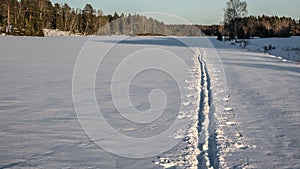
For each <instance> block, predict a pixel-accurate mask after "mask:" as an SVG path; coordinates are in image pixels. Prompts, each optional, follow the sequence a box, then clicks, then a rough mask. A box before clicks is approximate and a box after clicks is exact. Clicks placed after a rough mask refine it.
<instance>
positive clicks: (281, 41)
mask: <svg viewBox="0 0 300 169" xmlns="http://www.w3.org/2000/svg"><path fill="white" fill-rule="evenodd" d="M247 41H248V43H249V44H248V45H247V46H246V49H248V50H249V51H253V52H264V53H266V56H268V57H276V58H278V59H280V60H282V61H284V62H286V61H293V62H297V63H300V37H299V36H295V37H291V38H262V39H260V38H255V39H249V40H247ZM237 45H239V44H237ZM265 46H266V47H268V46H272V47H274V48H275V49H272V50H268V51H265V50H264V47H265Z"/></svg>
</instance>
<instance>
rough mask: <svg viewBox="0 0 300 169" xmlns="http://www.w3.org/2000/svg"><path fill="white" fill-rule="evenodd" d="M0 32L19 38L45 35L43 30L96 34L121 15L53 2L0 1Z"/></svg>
mask: <svg viewBox="0 0 300 169" xmlns="http://www.w3.org/2000/svg"><path fill="white" fill-rule="evenodd" d="M0 4H1V6H0V28H1V29H0V31H1V32H2V33H4V32H7V33H10V34H15V35H28V36H30V35H42V30H43V29H46V28H47V29H59V30H61V31H71V32H73V33H81V34H87V35H88V34H93V33H94V32H95V31H96V29H97V28H99V27H101V26H103V25H105V24H107V23H108V22H110V21H112V20H114V19H118V18H119V17H120V16H119V15H118V14H117V13H115V14H114V15H107V16H105V15H103V12H102V11H101V10H96V9H94V8H93V7H92V5H90V4H87V5H86V6H85V7H84V8H83V9H74V8H71V7H70V6H69V5H68V4H66V3H65V4H58V3H55V4H54V5H52V3H51V1H50V0H21V1H18V0H0Z"/></svg>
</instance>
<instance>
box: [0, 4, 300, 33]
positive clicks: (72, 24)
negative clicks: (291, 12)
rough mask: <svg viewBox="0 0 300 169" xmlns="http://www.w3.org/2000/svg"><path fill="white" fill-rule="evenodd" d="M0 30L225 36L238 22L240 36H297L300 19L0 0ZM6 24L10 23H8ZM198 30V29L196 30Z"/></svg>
mask: <svg viewBox="0 0 300 169" xmlns="http://www.w3.org/2000/svg"><path fill="white" fill-rule="evenodd" d="M0 4H1V6H0V33H6V34H11V35H18V36H44V33H43V30H44V29H53V30H60V31H70V32H71V33H72V34H78V35H92V34H97V35H111V34H114V35H132V34H134V35H166V36H168V35H177V36H202V35H203V33H204V34H205V35H209V36H228V37H230V38H231V39H233V38H234V36H235V35H234V33H233V31H232V29H233V27H234V26H235V23H234V22H237V23H238V24H237V36H238V38H239V39H246V38H253V37H261V38H265V37H289V36H299V35H300V20H295V19H292V18H289V17H278V16H265V15H263V16H245V17H239V18H237V19H236V20H235V21H234V20H229V22H225V23H224V24H220V25H211V26H203V25H196V27H195V25H166V24H164V23H163V22H161V21H158V20H156V19H153V18H147V17H145V16H141V15H139V14H134V15H131V14H128V15H125V14H123V13H122V14H118V13H117V12H115V13H114V14H112V15H110V14H109V15H104V14H103V12H102V11H101V10H96V9H95V8H93V6H92V5H90V4H86V5H85V7H84V8H83V9H79V8H77V9H74V8H72V7H70V6H69V5H68V4H66V3H65V4H58V3H55V4H52V2H51V1H50V0H0ZM8 25H9V26H8ZM198 29H200V30H201V31H202V32H203V33H202V32H201V31H199V30H198Z"/></svg>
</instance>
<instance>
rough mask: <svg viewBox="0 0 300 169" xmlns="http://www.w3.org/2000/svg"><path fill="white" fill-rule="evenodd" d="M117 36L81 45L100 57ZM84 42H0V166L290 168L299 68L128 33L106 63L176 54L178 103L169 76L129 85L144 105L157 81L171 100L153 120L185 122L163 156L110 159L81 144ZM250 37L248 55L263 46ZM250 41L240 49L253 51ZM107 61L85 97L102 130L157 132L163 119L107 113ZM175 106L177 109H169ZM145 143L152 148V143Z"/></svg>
mask: <svg viewBox="0 0 300 169" xmlns="http://www.w3.org/2000/svg"><path fill="white" fill-rule="evenodd" d="M120 39H124V37H118V36H110V37H97V38H96V39H93V41H90V42H91V43H93V44H95V45H98V46H99V48H98V49H99V51H100V54H103V53H105V52H106V51H105V47H107V46H111V44H112V43H116V42H118V41H119V40H120ZM291 39H292V41H294V39H297V38H294V37H293V38H291ZM291 39H290V40H291ZM87 40H88V38H87V37H45V38H31V37H0V44H1V45H0V51H1V56H0V93H1V94H0V113H1V116H0V137H1V139H0V168H212V167H214V168H300V137H299V135H300V130H299V127H300V106H299V105H300V102H299V100H300V94H299V93H300V88H299V84H300V68H299V65H297V64H296V63H295V62H282V60H280V59H278V58H276V57H266V56H270V55H266V54H265V53H262V52H250V51H249V50H247V49H240V48H238V47H236V46H232V45H229V44H227V43H223V42H219V41H217V40H215V39H211V41H212V44H213V45H214V46H212V45H210V44H208V43H207V40H206V38H203V37H189V38H188V37H180V38H174V37H142V38H141V37H130V38H129V39H127V40H125V41H122V43H120V44H119V45H118V46H116V47H114V49H113V50H112V52H111V53H110V55H111V56H112V57H109V58H107V60H106V63H109V64H112V65H117V64H118V61H117V60H118V59H119V60H120V59H121V58H120V57H121V56H119V55H118V54H124V53H125V54H126V53H130V51H135V50H142V49H145V48H149V49H153V48H160V49H165V50H170V51H172V52H173V53H175V54H176V55H179V56H180V57H181V58H182V59H183V60H184V61H185V63H187V65H188V66H189V67H190V72H186V74H187V76H183V77H182V78H181V79H180V80H181V81H183V82H185V86H184V90H183V91H182V92H183V96H184V98H183V100H181V102H178V100H176V97H172V96H176V93H177V92H178V91H176V89H177V88H176V85H174V83H172V80H171V79H168V78H167V77H166V79H164V80H165V81H164V80H161V79H159V78H155V77H151V76H144V77H145V78H143V76H138V78H136V79H135V81H134V83H133V86H131V87H132V88H131V89H133V90H132V92H133V93H132V95H131V99H132V100H133V103H134V106H135V107H136V108H137V109H140V110H145V109H147V107H149V105H148V100H147V97H144V96H147V95H148V94H149V90H150V91H151V89H153V86H155V85H160V86H161V89H162V90H163V91H165V92H166V93H168V94H169V95H170V97H168V98H171V99H170V100H168V102H169V103H171V105H167V110H168V115H171V116H163V118H162V119H161V120H162V121H166V122H169V121H170V118H173V117H175V118H176V119H179V120H187V121H188V122H189V123H190V125H189V126H188V127H186V128H181V129H179V130H177V131H176V132H174V133H173V134H172V135H170V137H173V138H175V139H179V140H181V141H180V142H179V144H178V145H177V146H175V147H173V148H172V149H171V150H168V151H167V152H164V153H162V154H159V155H157V156H155V157H149V158H145V159H131V158H125V157H120V156H117V155H113V154H111V153H109V152H107V151H105V150H103V149H101V148H100V147H99V146H98V145H97V144H95V143H94V142H93V141H91V140H90V139H89V137H88V136H87V135H86V133H85V132H84V130H83V129H82V127H81V125H80V123H79V121H78V118H77V115H76V113H75V110H74V107H73V106H74V105H73V98H72V76H73V70H74V65H75V63H76V59H77V56H78V54H79V53H80V51H81V49H82V47H83V46H84V44H85V43H86V41H87ZM178 40H180V41H184V42H185V43H186V44H188V46H190V47H191V49H190V48H187V46H186V45H183V43H181V42H179V41H178ZM288 40H289V39H286V41H288ZM255 41H256V40H255ZM257 41H260V42H261V43H259V42H257V44H258V47H257V49H258V48H261V46H262V45H264V44H265V42H264V43H262V41H263V40H257ZM266 41H267V42H270V40H269V39H266ZM275 41H276V43H275ZM286 41H285V40H282V41H281V39H274V43H270V44H272V45H275V46H276V48H277V49H284V47H285V46H286V44H287V42H286ZM255 44H256V42H255V43H254V41H253V42H252V47H251V46H249V47H251V49H254V48H255V47H254V46H255ZM268 44H269V43H268ZM268 44H266V45H268ZM290 44H291V47H292V48H294V49H296V48H297V46H292V45H293V44H297V43H295V41H294V43H290ZM298 44H299V43H298ZM183 49H184V50H183ZM187 49H188V50H187ZM249 49H250V48H249ZM282 51H284V50H282ZM279 52H280V51H279ZM218 56H220V59H221V60H220V59H219V58H218ZM114 57H115V58H116V59H114ZM221 62H222V64H221ZM109 64H104V65H103V66H102V67H101V69H99V70H100V71H99V72H100V74H99V72H98V74H97V77H102V78H103V79H100V78H98V79H97V80H96V83H95V87H96V89H95V91H96V93H97V95H96V97H97V101H98V104H99V105H100V106H104V107H103V108H104V110H105V112H106V118H107V120H108V121H109V122H110V124H111V125H112V126H113V127H114V128H115V129H116V130H117V131H119V132H122V133H124V134H126V135H129V136H133V137H145V136H148V135H155V134H157V133H159V132H161V130H165V128H167V127H168V126H167V125H168V123H165V125H162V124H164V123H153V125H151V126H140V125H136V124H131V123H128V121H124V120H123V119H122V118H121V117H120V116H118V115H117V113H116V112H117V111H116V110H115V109H112V108H113V107H112V106H113V105H112V104H111V100H110V99H111V98H110V96H108V94H109V91H107V86H106V85H107V84H106V82H108V81H107V80H109V79H108V78H109V74H110V73H111V71H112V70H113V69H114V68H113V67H111V66H110V65H109ZM136 66H138V65H136ZM129 69H134V67H131V68H129ZM101 72H102V73H103V74H102V76H101ZM152 73H154V74H155V72H152ZM105 75H107V76H105ZM146 75H147V74H146ZM157 76H158V75H157ZM160 76H161V75H160ZM153 79H155V81H153ZM83 83H84V82H83ZM117 83H119V84H122V81H117ZM147 87H148V88H147ZM82 90H83V91H85V90H86V89H82ZM86 101H87V102H88V101H89V100H86ZM178 103H179V104H180V106H182V109H180V110H179V111H178V109H177V108H176V105H177V104H178ZM162 121H160V122H162ZM111 144H112V145H114V144H113V142H112V143H111ZM133 146H134V145H133ZM145 146H148V147H150V148H151V146H152V147H153V148H156V147H155V146H156V145H155V144H151V145H150V144H149V145H145ZM129 149H130V148H129ZM217 150H219V151H217ZM120 151H121V150H120Z"/></svg>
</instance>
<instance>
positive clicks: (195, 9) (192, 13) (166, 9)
mask: <svg viewBox="0 0 300 169" xmlns="http://www.w3.org/2000/svg"><path fill="white" fill-rule="evenodd" d="M52 2H53V3H65V2H66V3H68V4H69V5H70V6H71V7H73V8H83V7H84V6H85V4H86V3H89V4H92V5H93V7H94V8H96V9H101V10H102V11H103V12H104V14H113V13H114V12H115V11H117V12H118V13H122V12H124V13H125V14H128V13H132V14H134V13H141V12H163V13H169V14H172V15H176V16H179V17H182V18H185V19H187V20H188V21H189V22H191V23H197V24H218V23H220V21H222V20H223V9H224V8H225V5H226V2H227V0H186V1H184V0H52ZM246 2H247V3H248V11H249V15H262V14H266V15H279V16H283V15H284V16H290V17H293V18H295V19H300V12H299V11H300V10H299V7H300V1H299V0H246ZM156 19H159V18H156ZM164 22H167V23H168V22H171V23H172V22H174V21H168V20H164Z"/></svg>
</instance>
